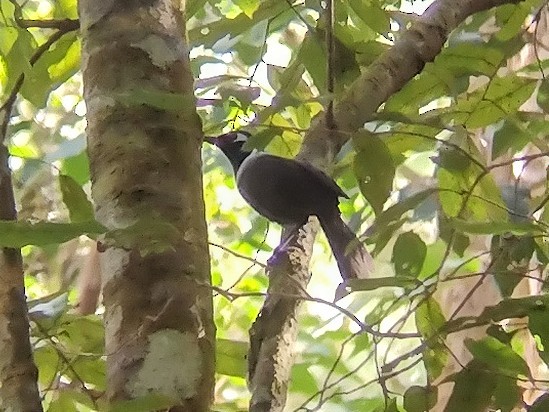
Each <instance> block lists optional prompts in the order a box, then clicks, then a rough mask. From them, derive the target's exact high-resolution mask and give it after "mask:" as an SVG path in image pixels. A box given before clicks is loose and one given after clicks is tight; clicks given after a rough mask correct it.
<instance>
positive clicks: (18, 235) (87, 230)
mask: <svg viewBox="0 0 549 412" xmlns="http://www.w3.org/2000/svg"><path fill="white" fill-rule="evenodd" d="M106 231H107V229H106V228H105V227H103V226H102V225H100V224H99V223H97V222H96V221H88V222H78V223H51V222H38V223H28V222H11V221H0V245H1V246H3V247H13V248H21V247H23V246H27V245H35V246H46V245H53V244H60V243H64V242H66V241H67V240H71V239H74V238H75V237H78V236H81V235H98V234H101V233H105V232H106Z"/></svg>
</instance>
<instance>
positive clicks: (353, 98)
mask: <svg viewBox="0 0 549 412" xmlns="http://www.w3.org/2000/svg"><path fill="white" fill-rule="evenodd" d="M519 2H520V1H519V0H463V1H459V2H456V1H455V0H438V1H435V2H434V3H433V4H432V5H431V6H430V7H429V8H428V9H427V10H426V11H425V13H424V14H423V15H422V16H420V17H418V18H417V19H415V21H414V23H413V24H412V26H411V27H410V29H408V30H407V31H406V32H404V33H403V35H402V36H401V37H400V38H399V39H398V40H397V41H396V42H395V44H394V46H393V47H392V48H391V49H390V50H389V51H387V52H386V53H385V54H383V55H382V56H380V57H379V58H378V59H377V60H376V61H375V62H374V63H373V64H372V65H371V66H370V68H369V69H368V71H366V72H365V73H363V74H362V75H361V76H360V77H359V78H358V79H357V80H356V81H355V82H354V83H353V84H352V85H351V86H350V87H349V88H348V90H347V91H346V93H345V94H344V95H343V96H342V97H341V98H340V99H339V100H338V101H337V102H336V103H335V105H334V121H335V124H336V126H337V130H330V127H329V126H330V121H329V119H328V118H326V117H325V116H321V117H319V118H318V119H317V120H316V122H315V123H314V124H313V126H312V127H311V129H310V130H309V132H308V133H307V134H306V136H305V139H304V141H303V145H302V148H301V151H300V153H299V155H298V157H299V158H300V159H306V160H307V161H308V162H310V163H312V164H315V165H316V166H318V167H319V168H321V169H324V170H325V169H327V167H328V165H329V164H330V163H331V162H332V161H333V159H334V157H335V154H336V153H337V152H338V151H339V150H340V149H341V147H342V146H343V144H344V143H345V142H346V141H347V140H348V138H349V136H350V135H351V134H352V133H354V132H355V131H356V130H358V129H360V128H361V127H363V125H364V123H365V122H367V121H368V120H370V119H371V118H372V116H373V114H374V113H375V112H376V111H377V109H378V107H379V106H380V105H381V104H382V103H383V102H385V101H386V100H387V99H388V98H389V97H390V96H391V95H393V94H394V93H396V92H397V91H399V90H400V89H401V88H402V87H403V86H404V85H405V84H406V83H407V82H408V81H410V80H411V79H412V78H413V77H414V76H415V75H417V74H418V73H420V72H421V70H422V69H423V67H424V66H425V64H426V63H428V62H430V61H432V60H433V59H434V58H435V57H436V56H437V55H438V54H439V53H440V51H441V50H442V48H443V46H444V43H445V42H446V40H447V39H448V36H449V34H450V33H451V32H452V31H453V30H454V29H455V28H456V27H457V26H458V25H459V24H460V23H461V22H463V21H464V20H465V18H467V17H468V16H470V15H472V14H474V13H476V12H479V11H483V10H487V9H490V8H492V7H496V6H500V5H503V4H509V3H519ZM328 130H330V133H328ZM316 230H317V225H316V224H314V223H313V224H311V223H308V224H307V225H306V226H304V228H302V230H301V231H300V236H298V237H297V238H296V240H295V242H294V243H293V244H291V245H290V246H289V247H288V250H289V251H290V253H289V254H288V256H287V257H286V258H281V259H279V260H278V261H277V262H276V263H275V264H274V265H273V266H272V267H270V268H269V276H270V285H269V294H268V296H267V298H266V300H265V304H264V306H263V308H262V310H261V312H260V314H259V316H258V318H257V320H256V321H255V323H254V325H253V327H252V329H251V331H250V344H251V349H250V356H249V380H250V388H251V390H252V400H251V402H250V411H281V410H282V409H283V408H284V405H285V402H286V389H287V386H288V380H289V378H290V371H291V367H292V364H293V359H294V357H293V345H294V343H295V340H296V337H297V328H298V324H297V321H296V315H297V309H298V307H299V303H300V300H299V299H291V298H285V299H281V298H280V293H281V292H283V291H286V292H288V288H291V289H292V290H291V292H290V293H292V294H298V295H299V294H304V292H303V291H304V290H305V288H306V286H307V284H308V282H309V280H310V273H309V268H308V266H309V260H310V256H311V251H312V243H313V241H314V237H315V234H316Z"/></svg>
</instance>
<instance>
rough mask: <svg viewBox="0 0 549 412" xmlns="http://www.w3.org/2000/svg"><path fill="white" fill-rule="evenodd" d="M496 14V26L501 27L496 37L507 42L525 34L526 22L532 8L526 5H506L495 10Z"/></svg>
mask: <svg viewBox="0 0 549 412" xmlns="http://www.w3.org/2000/svg"><path fill="white" fill-rule="evenodd" d="M495 14H496V24H497V25H498V26H499V27H500V29H499V30H498V31H497V33H496V34H495V37H496V39H498V40H500V41H502V42H505V41H508V40H510V39H512V38H513V37H515V36H517V35H519V34H522V33H523V31H524V21H525V20H526V18H527V17H528V15H529V14H530V6H529V5H527V4H525V3H519V4H504V5H502V6H501V7H497V8H496V9H495Z"/></svg>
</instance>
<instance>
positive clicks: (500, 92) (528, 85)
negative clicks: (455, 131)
mask: <svg viewBox="0 0 549 412" xmlns="http://www.w3.org/2000/svg"><path fill="white" fill-rule="evenodd" d="M536 84H537V80H533V79H527V78H525V77H519V76H511V75H509V76H505V77H496V78H494V79H492V81H491V82H490V83H488V85H487V86H486V87H485V88H484V87H483V88H480V89H479V90H476V91H475V92H473V93H471V94H468V95H467V96H466V97H464V98H462V99H459V100H458V102H457V105H455V106H453V107H452V108H451V109H450V110H449V111H448V116H447V117H448V120H450V119H452V120H453V121H454V122H458V123H460V124H464V125H466V127H467V128H468V129H474V128H479V127H486V126H488V125H491V124H493V123H496V122H498V121H499V120H502V119H505V118H506V117H508V116H509V115H513V114H514V113H516V111H517V110H518V109H519V107H520V106H521V105H522V104H523V103H524V102H526V100H528V99H529V98H530V96H532V93H533V92H534V90H535V88H536Z"/></svg>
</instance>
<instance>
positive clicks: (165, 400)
mask: <svg viewBox="0 0 549 412" xmlns="http://www.w3.org/2000/svg"><path fill="white" fill-rule="evenodd" d="M178 403H179V402H178V401H177V400H176V399H171V398H169V397H167V396H164V395H159V394H150V395H147V396H143V397H140V398H137V399H132V400H129V401H118V402H114V403H113V404H112V405H110V407H109V412H154V411H158V410H166V409H169V408H170V407H172V406H174V405H177V404H178Z"/></svg>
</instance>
